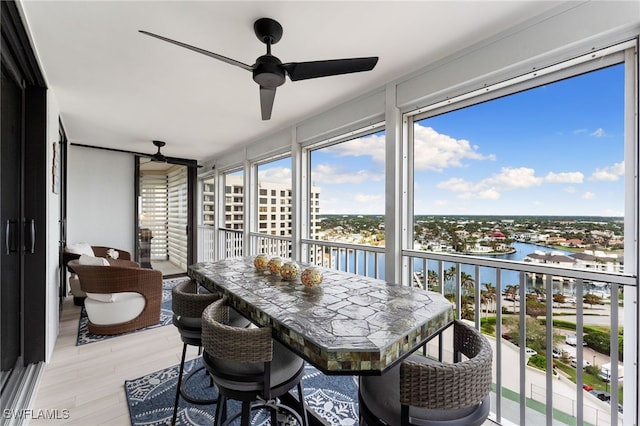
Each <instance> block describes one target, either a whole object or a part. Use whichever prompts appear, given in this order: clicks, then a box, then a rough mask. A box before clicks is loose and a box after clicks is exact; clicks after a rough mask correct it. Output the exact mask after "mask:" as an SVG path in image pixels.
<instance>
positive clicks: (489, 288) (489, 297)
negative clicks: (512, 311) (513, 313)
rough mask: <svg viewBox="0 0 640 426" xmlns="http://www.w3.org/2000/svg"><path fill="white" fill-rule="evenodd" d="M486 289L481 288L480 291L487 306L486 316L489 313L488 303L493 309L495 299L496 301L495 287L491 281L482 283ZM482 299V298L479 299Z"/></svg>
mask: <svg viewBox="0 0 640 426" xmlns="http://www.w3.org/2000/svg"><path fill="white" fill-rule="evenodd" d="M483 285H484V286H485V288H486V290H482V291H481V292H480V294H481V297H482V298H483V299H484V303H486V306H487V316H488V315H489V305H491V308H493V310H494V311H495V301H496V288H495V287H494V286H493V284H491V283H483ZM481 300H482V299H481Z"/></svg>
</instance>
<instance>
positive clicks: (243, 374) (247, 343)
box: [202, 298, 308, 426]
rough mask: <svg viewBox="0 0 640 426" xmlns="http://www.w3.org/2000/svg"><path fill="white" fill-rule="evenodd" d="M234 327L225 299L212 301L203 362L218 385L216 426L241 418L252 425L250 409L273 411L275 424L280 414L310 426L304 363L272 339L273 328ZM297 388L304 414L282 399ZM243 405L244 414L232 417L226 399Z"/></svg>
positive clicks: (205, 321) (204, 322) (205, 328)
mask: <svg viewBox="0 0 640 426" xmlns="http://www.w3.org/2000/svg"><path fill="white" fill-rule="evenodd" d="M228 324H229V305H228V301H227V299H226V298H222V299H220V300H217V301H215V302H213V303H212V304H211V305H209V306H208V307H207V309H205V311H204V312H203V313H202V343H203V345H204V353H203V354H202V359H203V362H204V365H205V366H206V368H207V370H208V371H209V373H210V374H211V376H212V377H213V381H214V382H215V384H216V385H217V386H218V395H219V396H218V405H217V407H216V415H215V423H214V424H215V425H218V426H219V425H222V424H224V425H227V424H230V423H231V422H232V421H234V420H235V419H237V418H238V417H240V424H241V426H247V425H249V416H250V412H251V410H254V409H258V408H265V409H268V410H269V411H270V415H271V424H272V425H275V424H278V423H277V418H278V412H282V413H285V414H287V415H289V416H292V417H293V418H295V419H296V420H297V422H298V423H299V424H302V425H304V426H306V425H307V424H308V421H307V413H306V408H305V403H304V397H303V393H302V376H303V374H304V361H303V360H302V358H300V357H299V356H297V355H296V354H294V353H293V352H291V351H290V350H289V349H287V348H286V347H285V346H283V345H282V344H280V343H278V342H277V341H275V340H273V338H272V337H271V333H272V330H271V327H254V328H237V327H232V326H230V325H228ZM296 386H297V389H298V399H299V402H300V412H299V413H298V412H296V411H295V410H294V409H293V408H292V407H289V406H287V405H284V404H281V403H280V402H279V400H278V398H279V397H280V396H282V395H284V394H285V393H287V392H288V391H289V390H291V389H293V388H294V387H296ZM229 399H233V400H237V401H241V402H242V409H241V411H240V412H239V413H237V414H235V415H233V416H232V417H230V418H229V419H227V400H229Z"/></svg>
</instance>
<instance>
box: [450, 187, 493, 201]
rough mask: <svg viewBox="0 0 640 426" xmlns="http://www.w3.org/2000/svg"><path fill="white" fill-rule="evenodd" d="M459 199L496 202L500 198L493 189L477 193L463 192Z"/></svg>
mask: <svg viewBox="0 0 640 426" xmlns="http://www.w3.org/2000/svg"><path fill="white" fill-rule="evenodd" d="M460 198H463V199H467V200H497V199H499V198H500V192H498V191H496V189H495V188H488V189H485V190H484V191H479V192H475V191H474V192H465V193H463V194H460Z"/></svg>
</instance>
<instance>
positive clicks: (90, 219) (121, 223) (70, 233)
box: [67, 145, 136, 256]
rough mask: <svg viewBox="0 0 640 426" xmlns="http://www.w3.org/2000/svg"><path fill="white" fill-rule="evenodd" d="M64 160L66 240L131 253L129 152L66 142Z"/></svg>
mask: <svg viewBox="0 0 640 426" xmlns="http://www.w3.org/2000/svg"><path fill="white" fill-rule="evenodd" d="M67 159H68V170H67V242H68V243H78V242H88V243H90V244H92V245H98V246H113V247H116V248H119V249H122V250H126V251H128V252H130V253H131V255H132V256H133V255H134V247H135V246H134V244H135V239H136V236H135V234H134V233H135V226H134V220H135V218H134V213H135V209H134V207H135V188H134V182H135V169H134V164H135V163H134V161H135V159H134V157H133V155H130V154H124V153H119V152H111V151H104V150H98V149H91V148H83V147H77V146H73V145H69V150H68V157H67Z"/></svg>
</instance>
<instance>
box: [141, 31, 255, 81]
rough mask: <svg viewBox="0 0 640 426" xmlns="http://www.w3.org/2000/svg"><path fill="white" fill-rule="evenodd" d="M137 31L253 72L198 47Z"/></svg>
mask: <svg viewBox="0 0 640 426" xmlns="http://www.w3.org/2000/svg"><path fill="white" fill-rule="evenodd" d="M138 31H139V32H141V33H142V34H145V35H148V36H151V37H155V38H157V39H160V40H162V41H166V42H168V43H173V44H175V45H177V46H180V47H184V48H185V49H189V50H193V51H194V52H198V53H201V54H203V55H206V56H209V57H211V58H214V59H218V60H220V61H222V62H226V63H227V64H231V65H235V66H237V67H240V68H243V69H245V70H247V71H253V67H252V66H251V65H247V64H245V63H243V62H240V61H236V60H235V59H231V58H227V57H226V56H222V55H218V54H217V53H213V52H209V51H208V50H204V49H200V48H199V47H195V46H191V45H190V44H186V43H182V42H180V41H176V40H171V39H170V38H166V37H163V36H161V35H157V34H153V33H150V32H148V31H143V30H138Z"/></svg>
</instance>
